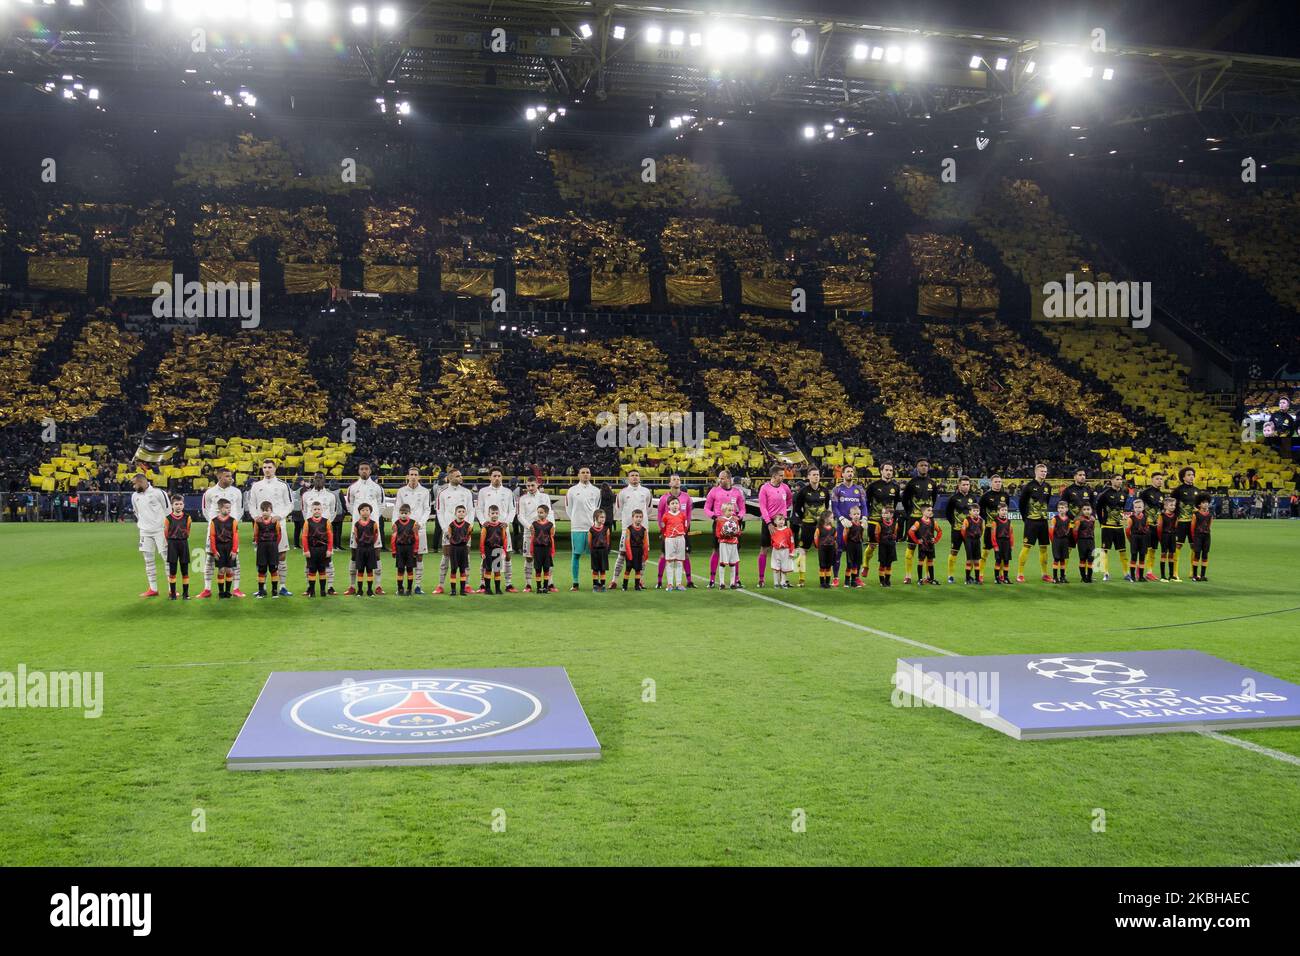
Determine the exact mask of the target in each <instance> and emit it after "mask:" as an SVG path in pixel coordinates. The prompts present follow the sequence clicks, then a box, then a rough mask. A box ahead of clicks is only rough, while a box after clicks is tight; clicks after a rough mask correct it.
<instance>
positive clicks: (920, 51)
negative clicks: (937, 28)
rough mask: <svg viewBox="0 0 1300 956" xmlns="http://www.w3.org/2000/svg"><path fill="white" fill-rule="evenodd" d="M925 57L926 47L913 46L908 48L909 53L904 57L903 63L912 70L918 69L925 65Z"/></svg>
mask: <svg viewBox="0 0 1300 956" xmlns="http://www.w3.org/2000/svg"><path fill="white" fill-rule="evenodd" d="M925 57H926V53H925V47H922V46H916V45H912V46H909V47H908V48H907V52H906V54H904V56H903V63H904V65H905V66H907V67H909V68H911V69H916V68H917V67H921V66H924V65H925Z"/></svg>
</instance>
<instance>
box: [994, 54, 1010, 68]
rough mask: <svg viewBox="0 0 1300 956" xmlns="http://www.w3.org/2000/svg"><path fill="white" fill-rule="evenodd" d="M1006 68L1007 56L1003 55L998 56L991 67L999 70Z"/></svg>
mask: <svg viewBox="0 0 1300 956" xmlns="http://www.w3.org/2000/svg"><path fill="white" fill-rule="evenodd" d="M1006 68H1007V58H1006V57H1005V56H1000V57H998V58H997V59H996V60H995V61H994V62H993V69H995V70H997V71H999V72H1001V71H1002V70H1005V69H1006Z"/></svg>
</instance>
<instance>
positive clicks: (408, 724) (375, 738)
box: [287, 677, 542, 745]
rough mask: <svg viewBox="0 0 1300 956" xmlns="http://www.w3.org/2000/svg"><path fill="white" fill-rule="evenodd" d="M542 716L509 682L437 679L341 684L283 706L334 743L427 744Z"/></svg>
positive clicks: (307, 727)
mask: <svg viewBox="0 0 1300 956" xmlns="http://www.w3.org/2000/svg"><path fill="white" fill-rule="evenodd" d="M541 714H542V702H541V701H540V700H539V699H538V698H537V697H536V696H534V695H533V694H531V693H529V692H528V691H526V690H522V689H520V688H518V687H511V686H510V685H508V684H498V683H493V682H489V681H483V680H467V679H463V678H451V677H447V678H441V677H419V678H411V677H405V678H403V677H394V678H384V679H378V680H367V681H351V680H349V681H344V682H343V683H341V684H334V685H331V686H329V687H323V688H321V689H319V690H315V691H312V692H311V693H308V694H304V695H303V696H301V697H299V698H297V699H296V700H294V701H293V702H292V703H290V704H289V705H288V708H287V716H288V719H289V721H290V722H291V723H293V724H294V725H296V726H298V727H301V728H302V729H303V730H307V731H310V732H311V733H314V734H321V735H322V736H325V737H335V738H337V739H339V740H353V741H358V742H361V743H376V744H403V743H410V744H426V745H427V744H430V743H440V742H451V741H459V740H475V739H477V738H480V737H490V736H493V735H496V734H503V733H507V732H508V731H511V730H517V729H519V728H520V727H523V726H525V725H526V724H530V723H532V722H533V721H535V720H536V719H537V718H538V717H540V716H541Z"/></svg>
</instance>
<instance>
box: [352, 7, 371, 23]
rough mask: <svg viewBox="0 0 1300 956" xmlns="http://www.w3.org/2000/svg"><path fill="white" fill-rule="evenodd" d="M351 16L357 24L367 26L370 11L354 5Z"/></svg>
mask: <svg viewBox="0 0 1300 956" xmlns="http://www.w3.org/2000/svg"><path fill="white" fill-rule="evenodd" d="M351 17H352V23H353V24H354V25H355V26H359V27H361V26H365V25H366V21H367V20H369V19H370V11H369V10H367V9H366V8H365V7H353V8H352V13H351Z"/></svg>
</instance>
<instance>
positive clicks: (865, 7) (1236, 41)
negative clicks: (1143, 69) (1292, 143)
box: [709, 0, 1300, 57]
mask: <svg viewBox="0 0 1300 956" xmlns="http://www.w3.org/2000/svg"><path fill="white" fill-rule="evenodd" d="M782 8H784V9H785V10H787V11H788V10H799V11H810V12H813V13H827V14H831V15H834V16H836V17H839V18H843V19H853V18H859V17H860V18H861V19H862V22H864V23H867V22H880V21H885V22H887V23H916V24H920V25H927V24H937V25H942V26H956V27H986V28H989V29H991V30H996V29H1005V30H1008V31H1013V32H1017V33H1019V32H1024V33H1039V34H1042V35H1044V36H1048V37H1054V36H1058V35H1059V36H1062V37H1063V36H1065V35H1068V34H1072V35H1078V34H1080V33H1082V34H1083V35H1086V34H1087V31H1088V30H1089V29H1091V28H1092V27H1094V26H1104V27H1105V28H1106V30H1107V34H1108V38H1109V39H1110V40H1111V41H1112V42H1130V43H1140V44H1146V45H1151V46H1182V47H1195V48H1198V49H1207V50H1225V51H1231V52H1234V53H1254V54H1262V55H1267V56H1288V57H1297V56H1300V12H1298V11H1300V3H1297V2H1296V0H1290V2H1275V0H1164V2H1160V0H759V2H757V3H753V2H745V0H729V2H728V0H723V2H715V3H710V4H709V9H711V10H718V11H719V12H723V11H726V10H749V11H755V12H757V11H758V10H763V11H765V12H766V11H779V10H780V9H782Z"/></svg>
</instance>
